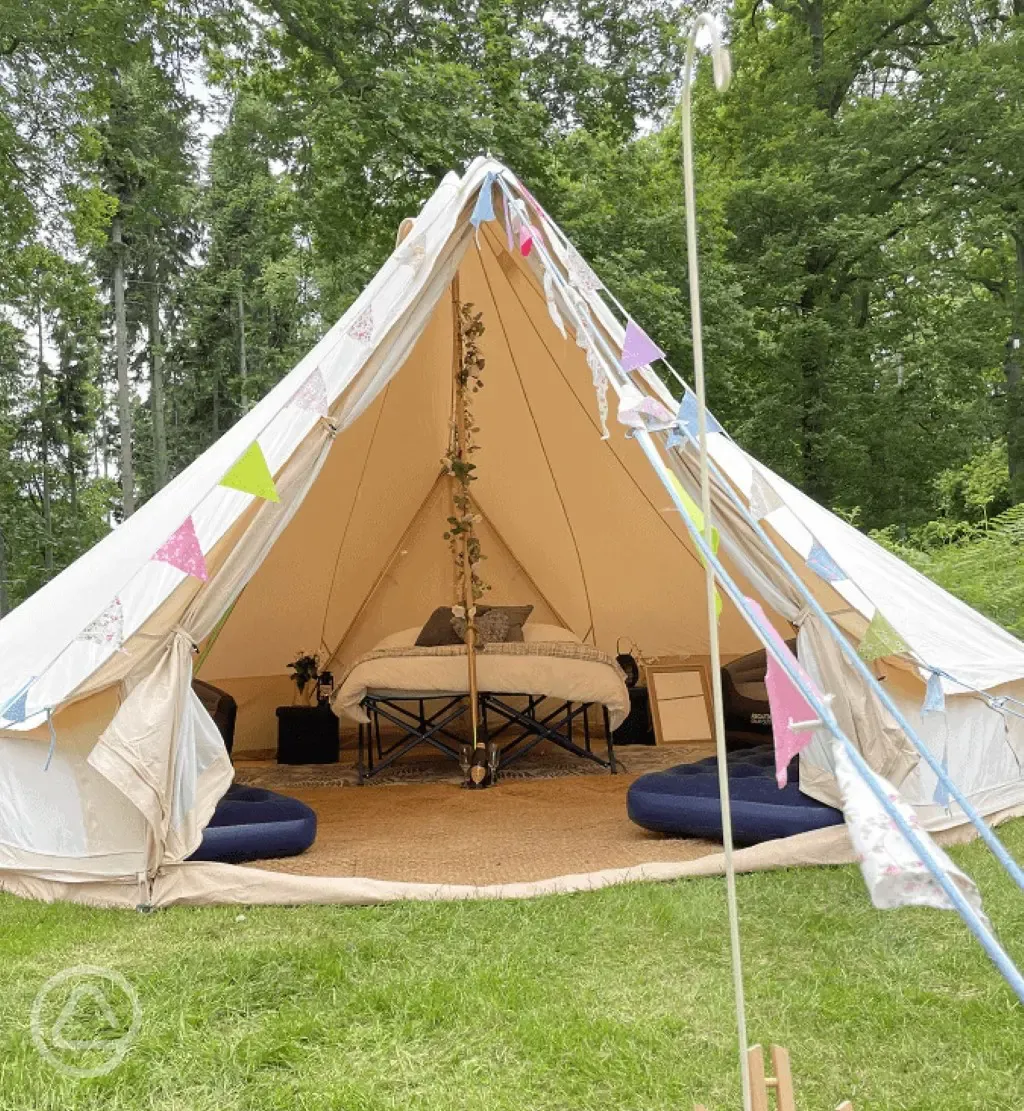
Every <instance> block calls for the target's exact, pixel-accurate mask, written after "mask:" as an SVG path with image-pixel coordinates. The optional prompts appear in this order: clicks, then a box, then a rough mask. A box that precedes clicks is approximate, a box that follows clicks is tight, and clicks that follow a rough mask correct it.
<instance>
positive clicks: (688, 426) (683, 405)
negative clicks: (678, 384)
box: [668, 389, 725, 447]
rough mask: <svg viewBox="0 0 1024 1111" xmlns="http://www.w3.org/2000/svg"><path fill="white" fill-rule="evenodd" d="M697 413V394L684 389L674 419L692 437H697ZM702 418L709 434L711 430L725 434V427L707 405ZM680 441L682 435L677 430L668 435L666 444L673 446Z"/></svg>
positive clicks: (698, 428) (698, 422)
mask: <svg viewBox="0 0 1024 1111" xmlns="http://www.w3.org/2000/svg"><path fill="white" fill-rule="evenodd" d="M697 413H698V408H697V395H696V394H695V393H694V392H693V390H691V389H686V390H685V391H684V393H683V400H682V401H680V403H679V411H678V412H677V413H676V421H677V422H678V424H679V427H680V428H682V429H683V430H684V431H686V432H687V433H689V435H690V436H692V437H693V438H694V439H696V438H697V435H698V433H699V431H700V420H699V418H698V415H697ZM704 419H705V421H706V422H707V426H708V435H709V436H710V435H711V433H712V432H721V433H722V435H723V436H724V435H725V429H724V428H723V427H722V426H721V425H720V424H719V423H718V421H717V420H715V417H714V415H713V414H712V412H711V410H710V409H708V408H707V406H705V407H704ZM682 442H683V437H682V436H680V435H679V433H678V432H673V433H672V435H671V436H669V439H668V446H669V447H675V446H676V444H681V443H682Z"/></svg>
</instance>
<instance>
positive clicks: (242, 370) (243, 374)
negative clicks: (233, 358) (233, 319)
mask: <svg viewBox="0 0 1024 1111" xmlns="http://www.w3.org/2000/svg"><path fill="white" fill-rule="evenodd" d="M238 376H239V378H241V380H242V412H243V413H244V412H246V410H247V409H248V408H249V398H248V396H247V383H246V379H247V378H248V376H249V368H248V366H247V365H246V361H245V298H244V297H243V296H242V279H241V277H239V279H238Z"/></svg>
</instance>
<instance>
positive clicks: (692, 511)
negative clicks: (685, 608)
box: [668, 473, 722, 617]
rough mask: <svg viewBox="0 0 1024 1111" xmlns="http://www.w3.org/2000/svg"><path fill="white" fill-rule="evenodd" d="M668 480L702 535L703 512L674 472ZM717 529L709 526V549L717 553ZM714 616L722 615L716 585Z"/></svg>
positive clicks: (702, 559)
mask: <svg viewBox="0 0 1024 1111" xmlns="http://www.w3.org/2000/svg"><path fill="white" fill-rule="evenodd" d="M668 477H669V481H670V482H671V483H672V489H673V490H675V492H676V494H678V495H679V500H680V501H681V502H682V503H683V506H684V507H685V509H686V515H687V516H688V517H689V518H690V520H691V521H693V523H694V525H695V526H696V528H697V531H698V532H699V533H700V534H701V535H702V536H703V534H704V514H703V512H702V511H701V508H700V506H699V505H698V504H697V503H696V502H695V501H694V500H693V498H691V497H690V495H689V494H688V493H687V492H686V491H685V490H684V489H683V484H682V483H681V482H680V481H679V479H678V478H676V476H675V475H674V474H671V473H670V474H669V476H668ZM719 539H720V537H719V533H718V529H716V528H715V527H714V526H712V528H711V550H712V551H713V552H714V553H715V555H718V541H719ZM697 558H698V559H699V560H700V563H701V566H702V567H704V566H705V563H704V557H703V556H702V555H701V554H700V552H698V553H697ZM715 616H716V617H721V616H722V595H721V594H719V593H718V587H717V586H716V587H715Z"/></svg>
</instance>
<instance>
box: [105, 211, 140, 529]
mask: <svg viewBox="0 0 1024 1111" xmlns="http://www.w3.org/2000/svg"><path fill="white" fill-rule="evenodd" d="M110 242H111V244H112V246H113V248H114V350H115V351H116V353H117V402H118V418H119V420H120V424H121V498H122V503H123V511H124V518H125V520H127V519H128V518H129V517H130V516H131V515H132V514H133V513H134V512H135V473H134V466H133V460H132V398H131V390H130V388H129V383H128V323H127V321H126V320H125V313H124V254H123V238H122V232H121V216H120V215H117V216H115V217H114V220H113V223H112V225H111V228H110Z"/></svg>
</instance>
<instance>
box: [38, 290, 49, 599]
mask: <svg viewBox="0 0 1024 1111" xmlns="http://www.w3.org/2000/svg"><path fill="white" fill-rule="evenodd" d="M36 341H37V345H38V346H37V349H36V356H37V360H38V374H39V459H40V463H41V466H42V471H43V476H42V486H43V565H44V567H45V568H46V578H47V579H50V578H51V577H52V576H53V516H52V513H51V505H50V426H49V420H50V414H49V405H48V404H47V398H46V394H47V373H46V356H45V353H44V350H43V303H42V300H41V299H39V300H37V302H36Z"/></svg>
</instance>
